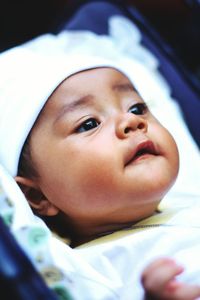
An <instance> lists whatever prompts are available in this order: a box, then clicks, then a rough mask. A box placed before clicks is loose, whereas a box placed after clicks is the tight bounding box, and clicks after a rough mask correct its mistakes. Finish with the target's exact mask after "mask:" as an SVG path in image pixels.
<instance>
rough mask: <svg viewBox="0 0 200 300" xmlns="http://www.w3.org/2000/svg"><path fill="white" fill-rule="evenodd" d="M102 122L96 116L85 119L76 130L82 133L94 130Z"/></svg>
mask: <svg viewBox="0 0 200 300" xmlns="http://www.w3.org/2000/svg"><path fill="white" fill-rule="evenodd" d="M99 124H100V122H99V121H97V120H96V119H95V118H90V119H87V120H86V121H84V122H83V123H82V124H81V125H80V126H78V128H77V129H76V132H78V133H81V132H85V131H88V130H92V129H94V128H95V127H98V126H99Z"/></svg>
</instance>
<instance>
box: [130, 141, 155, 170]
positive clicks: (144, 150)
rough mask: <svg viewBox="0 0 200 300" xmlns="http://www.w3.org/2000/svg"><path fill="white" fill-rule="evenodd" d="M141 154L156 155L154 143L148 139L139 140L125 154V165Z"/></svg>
mask: <svg viewBox="0 0 200 300" xmlns="http://www.w3.org/2000/svg"><path fill="white" fill-rule="evenodd" d="M143 154H152V155H158V153H157V151H156V148H155V146H154V143H153V142H152V141H150V140H147V141H143V142H140V143H139V144H138V145H137V146H136V147H135V148H134V149H133V150H132V151H130V152H129V155H127V158H126V162H125V166H127V165H128V164H130V163H131V162H133V161H134V160H136V158H138V157H140V156H141V155H143Z"/></svg>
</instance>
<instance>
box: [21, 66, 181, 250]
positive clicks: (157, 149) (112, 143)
mask: <svg viewBox="0 0 200 300" xmlns="http://www.w3.org/2000/svg"><path fill="white" fill-rule="evenodd" d="M144 88H145V83H144ZM30 147H31V156H32V161H33V163H34V166H35V168H36V170H37V172H38V174H39V177H38V178H33V179H31V178H24V177H17V178H16V180H17V181H18V183H20V184H21V186H23V190H24V192H25V194H26V196H27V198H28V200H29V202H30V204H31V206H32V207H33V208H34V209H35V210H36V211H37V212H38V213H39V214H41V215H47V216H55V215H60V216H61V218H62V220H63V221H64V222H66V224H67V226H68V228H70V230H71V239H72V243H73V244H74V245H78V244H81V243H83V242H85V241H88V240H91V239H93V238H96V237H98V236H100V235H104V234H107V233H109V232H112V231H115V230H118V229H121V228H124V227H127V226H129V225H130V224H133V223H135V222H137V221H138V220H141V219H143V218H145V217H147V216H150V215H152V214H153V213H154V212H155V210H156V208H157V205H158V204H159V202H160V200H161V199H162V198H163V196H164V195H165V194H166V192H167V191H168V190H169V188H170V187H171V186H172V184H173V183H174V181H175V179H176V177H177V173H178V165H179V162H178V151H177V147H176V144H175V142H174V140H173V138H172V136H171V135H170V134H169V132H168V131H167V130H166V129H165V128H164V127H163V126H162V125H161V124H160V123H159V122H158V121H157V120H156V118H155V117H154V116H153V115H152V114H151V112H150V111H149V109H148V108H147V107H146V106H145V104H144V101H143V99H142V98H141V97H140V96H139V95H138V93H137V92H136V90H135V89H134V87H133V85H132V84H131V82H130V81H129V79H128V78H127V77H126V76H125V75H123V74H122V73H120V72H119V71H117V70H115V69H112V68H97V69H91V70H87V71H82V72H80V73H77V74H75V75H72V76H71V77H69V78H68V79H66V80H65V81H64V82H63V83H62V84H61V85H60V86H59V87H58V88H57V89H56V91H54V93H53V94H52V96H51V97H50V98H49V100H48V101H47V103H46V105H45V107H44V108H43V111H42V113H41V115H40V117H39V119H38V121H37V122H36V124H35V126H34V128H33V130H32V132H31V137H30ZM139 149H140V150H141V151H143V152H144V153H143V155H139V153H138V150H139ZM136 153H138V155H136Z"/></svg>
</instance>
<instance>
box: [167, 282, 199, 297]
mask: <svg viewBox="0 0 200 300" xmlns="http://www.w3.org/2000/svg"><path fill="white" fill-rule="evenodd" d="M162 297H163V298H162V299H163V300H168V299H169V300H195V299H197V298H199V297H200V286H198V285H189V284H186V283H180V282H177V281H176V282H172V283H169V285H168V286H167V287H166V289H165V290H164V293H163V295H162Z"/></svg>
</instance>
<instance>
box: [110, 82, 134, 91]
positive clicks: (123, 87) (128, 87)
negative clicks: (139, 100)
mask: <svg viewBox="0 0 200 300" xmlns="http://www.w3.org/2000/svg"><path fill="white" fill-rule="evenodd" d="M112 89H113V90H117V91H119V92H129V91H131V92H137V90H136V88H135V87H134V86H133V84H131V83H130V82H127V83H116V84H114V85H113V86H112Z"/></svg>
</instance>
